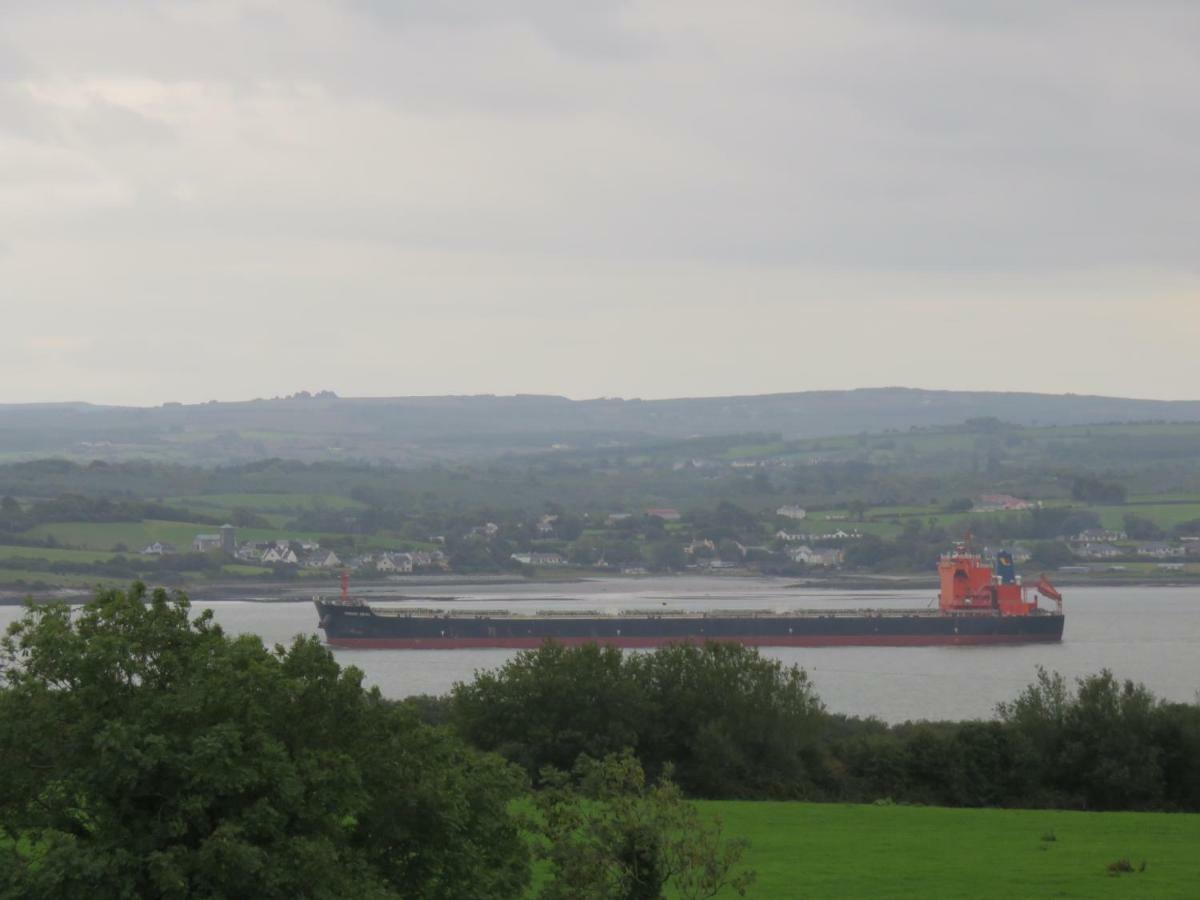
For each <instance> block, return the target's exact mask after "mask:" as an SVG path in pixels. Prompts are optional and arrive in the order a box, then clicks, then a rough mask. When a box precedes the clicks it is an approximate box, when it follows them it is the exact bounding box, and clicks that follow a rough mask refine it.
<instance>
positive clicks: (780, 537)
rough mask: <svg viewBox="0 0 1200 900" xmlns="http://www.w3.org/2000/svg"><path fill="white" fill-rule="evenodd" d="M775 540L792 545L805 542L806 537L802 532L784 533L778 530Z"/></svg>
mask: <svg viewBox="0 0 1200 900" xmlns="http://www.w3.org/2000/svg"><path fill="white" fill-rule="evenodd" d="M775 539H776V540H777V541H783V542H784V543H787V544H794V543H795V542H796V541H807V540H808V535H807V534H805V533H804V532H802V531H784V530H783V529H782V528H780V529H779V530H778V531H777V532H775Z"/></svg>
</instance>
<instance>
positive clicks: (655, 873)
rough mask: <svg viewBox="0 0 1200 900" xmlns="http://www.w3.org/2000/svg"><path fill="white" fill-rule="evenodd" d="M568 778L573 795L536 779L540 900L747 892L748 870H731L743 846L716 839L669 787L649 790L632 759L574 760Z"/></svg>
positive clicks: (693, 897) (562, 784) (563, 786)
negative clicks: (545, 880)
mask: <svg viewBox="0 0 1200 900" xmlns="http://www.w3.org/2000/svg"><path fill="white" fill-rule="evenodd" d="M574 774H575V779H576V781H577V782H578V787H576V786H575V785H574V784H573V783H572V780H571V779H570V778H569V777H568V776H566V775H565V774H563V773H561V772H555V771H553V770H547V771H546V772H545V773H544V774H543V782H544V783H545V784H546V787H545V788H544V789H543V790H542V791H540V792H539V794H538V798H537V806H538V811H539V813H540V814H541V822H542V834H543V837H544V843H543V844H542V845H541V846H540V847H539V855H541V856H542V857H543V858H544V859H546V860H547V861H548V862H549V863H550V866H551V869H552V871H553V875H554V877H553V880H552V881H551V882H550V883H549V884H548V885H547V887H546V888H545V889H543V890H542V892H541V894H540V895H539V896H540V898H542V900H660V898H662V897H664V896H665V891H666V890H667V889H668V888H670V889H671V892H672V895H673V896H675V897H679V898H681V900H703V898H710V897H715V896H716V895H717V894H718V893H721V892H722V891H726V890H728V891H730V892H732V893H735V894H737V895H738V896H744V895H745V893H746V889H747V888H748V887H749V886H750V885H751V884H752V883H753V881H754V877H755V874H754V872H753V871H750V870H742V871H740V872H739V871H737V867H738V864H739V862H740V860H741V857H742V855H743V853H744V852H745V848H746V842H745V841H743V840H730V839H725V838H723V837H722V835H721V824H720V822H719V821H706V820H704V819H702V818H701V816H700V814H699V813H698V812H697V810H696V808H695V807H694V806H693V805H692V804H690V803H688V802H687V801H686V800H684V798H683V795H682V793H681V792H680V790H679V788H678V787H677V786H675V785H674V784H672V783H671V781H670V780H669V779H668V778H666V777H664V778H662V779H660V780H659V781H657V782H656V783H654V784H650V785H647V784H646V778H645V775H644V773H643V772H642V768H641V766H640V765H638V762H637V759H636V758H635V757H634V756H633V755H632V754H631V753H629V752H626V753H624V754H621V755H619V756H618V755H613V756H609V757H606V758H605V759H604V760H601V761H597V760H593V759H590V758H588V757H582V758H581V759H580V760H579V762H578V764H577V765H576V766H575V770H574Z"/></svg>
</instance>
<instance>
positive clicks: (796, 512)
mask: <svg viewBox="0 0 1200 900" xmlns="http://www.w3.org/2000/svg"><path fill="white" fill-rule="evenodd" d="M775 515H777V516H783V517H784V518H785V519H795V520H796V521H800V520H801V519H803V518H805V517H806V516H807V515H808V511H807V510H806V509H805V508H804V507H803V506H794V505H793V506H781V507H779V509H777V510H775Z"/></svg>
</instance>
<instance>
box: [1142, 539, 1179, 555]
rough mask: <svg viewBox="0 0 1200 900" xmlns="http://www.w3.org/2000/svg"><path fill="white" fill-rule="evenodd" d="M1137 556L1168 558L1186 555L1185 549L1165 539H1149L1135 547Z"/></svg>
mask: <svg viewBox="0 0 1200 900" xmlns="http://www.w3.org/2000/svg"><path fill="white" fill-rule="evenodd" d="M1137 555H1138V556H1149V557H1150V558H1152V559H1170V558H1171V557H1175V556H1186V555H1187V550H1186V548H1184V547H1182V546H1177V545H1175V544H1168V543H1167V542H1166V541H1150V543H1148V544H1142V545H1141V546H1140V547H1138V548H1137Z"/></svg>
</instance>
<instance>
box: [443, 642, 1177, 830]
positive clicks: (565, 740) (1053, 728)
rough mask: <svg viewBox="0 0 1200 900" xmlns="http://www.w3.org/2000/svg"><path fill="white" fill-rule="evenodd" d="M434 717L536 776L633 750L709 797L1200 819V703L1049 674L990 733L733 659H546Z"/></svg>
mask: <svg viewBox="0 0 1200 900" xmlns="http://www.w3.org/2000/svg"><path fill="white" fill-rule="evenodd" d="M421 708H422V709H423V710H424V715H426V716H429V717H433V718H440V720H442V721H448V722H450V723H451V724H453V726H454V727H455V729H456V730H457V731H458V733H459V734H461V735H462V736H463V737H464V738H465V739H466V740H467V741H469V742H470V743H472V744H473V745H475V746H477V747H480V748H481V749H485V750H490V751H494V752H497V753H500V754H501V755H503V756H505V757H506V758H507V759H509V760H511V761H513V762H514V763H516V764H518V765H520V766H521V767H522V768H524V769H525V770H526V771H527V772H528V773H530V775H531V776H532V777H535V778H536V774H537V772H538V771H539V769H540V768H541V767H543V766H546V765H551V766H556V767H561V766H564V765H569V764H570V762H571V760H573V759H574V758H575V757H577V756H579V755H588V756H597V755H604V754H607V753H611V752H614V751H619V750H622V749H627V750H628V751H629V752H631V753H633V754H634V755H636V757H637V758H638V759H639V760H640V762H641V763H642V765H643V766H644V767H645V769H646V771H647V772H651V773H653V772H660V771H664V770H666V769H668V768H670V769H672V770H673V771H674V773H675V778H676V779H677V781H678V783H679V784H680V786H681V787H682V788H683V789H684V790H685V791H687V792H688V793H690V794H691V795H692V796H695V797H704V798H710V799H762V800H766V799H774V800H780V799H790V800H817V801H841V802H856V803H872V802H876V801H880V800H884V801H893V802H897V803H922V804H936V805H943V806H1004V807H1024V808H1029V807H1048V808H1061V809H1089V810H1169V811H1192V812H1194V811H1200V705H1197V704H1195V703H1168V702H1165V701H1162V700H1159V699H1158V698H1156V697H1155V696H1154V695H1153V694H1152V693H1151V692H1150V691H1149V690H1148V689H1146V688H1145V687H1144V686H1142V685H1139V684H1135V683H1133V682H1130V681H1121V680H1119V679H1117V678H1116V677H1115V676H1114V675H1113V674H1112V673H1111V672H1108V671H1102V672H1100V673H1098V674H1095V675H1092V676H1089V677H1087V678H1084V679H1081V680H1079V681H1078V682H1076V683H1074V684H1071V683H1068V682H1067V681H1066V680H1065V679H1064V678H1063V677H1062V676H1061V675H1057V674H1054V673H1050V672H1046V671H1044V670H1038V672H1037V674H1036V678H1035V680H1034V681H1033V683H1032V684H1030V686H1029V687H1027V688H1026V689H1025V690H1024V691H1023V692H1022V693H1021V694H1020V695H1019V696H1018V697H1016V698H1015V699H1013V700H1012V701H1011V702H1008V703H1004V704H1001V705H1000V707H999V708H998V709H997V711H996V717H995V718H994V719H993V720H991V721H964V722H919V723H905V724H901V725H887V724H884V723H882V722H880V721H878V720H875V719H860V718H853V717H846V716H843V715H837V714H834V713H831V712H829V711H827V710H826V709H825V708H824V707H823V705H822V704H821V702H820V699H819V698H818V697H817V695H816V692H815V690H814V688H813V685H812V683H811V682H810V681H809V679H808V678H807V676H806V675H805V673H804V671H803V670H802V669H799V668H797V667H795V666H791V667H789V666H784V665H783V664H782V663H780V662H779V661H777V660H774V659H770V658H767V657H764V656H762V655H760V654H759V653H758V652H757V651H756V650H754V649H750V648H746V647H742V646H740V645H736V644H717V643H710V644H706V645H703V646H697V645H692V644H678V645H671V646H667V647H663V648H660V649H658V650H657V651H655V652H653V653H643V654H622V653H621V652H620V651H619V650H616V649H614V648H609V647H599V646H596V645H585V646H582V647H577V648H566V647H562V646H558V645H554V644H547V645H545V646H543V647H542V648H540V649H538V650H531V651H526V652H524V653H522V654H520V655H518V656H517V657H516V658H514V659H513V660H511V661H509V662H507V663H505V664H504V665H503V666H501V667H500V668H498V669H495V670H492V671H488V672H482V673H479V674H477V675H476V677H475V678H474V679H473V680H472V681H470V682H467V683H463V684H460V685H458V686H457V687H456V688H455V689H454V691H453V692H452V694H451V695H450V696H449V697H448V698H443V699H441V700H431V699H429V698H426V699H425V700H424V701H423V702H422V704H421Z"/></svg>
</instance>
